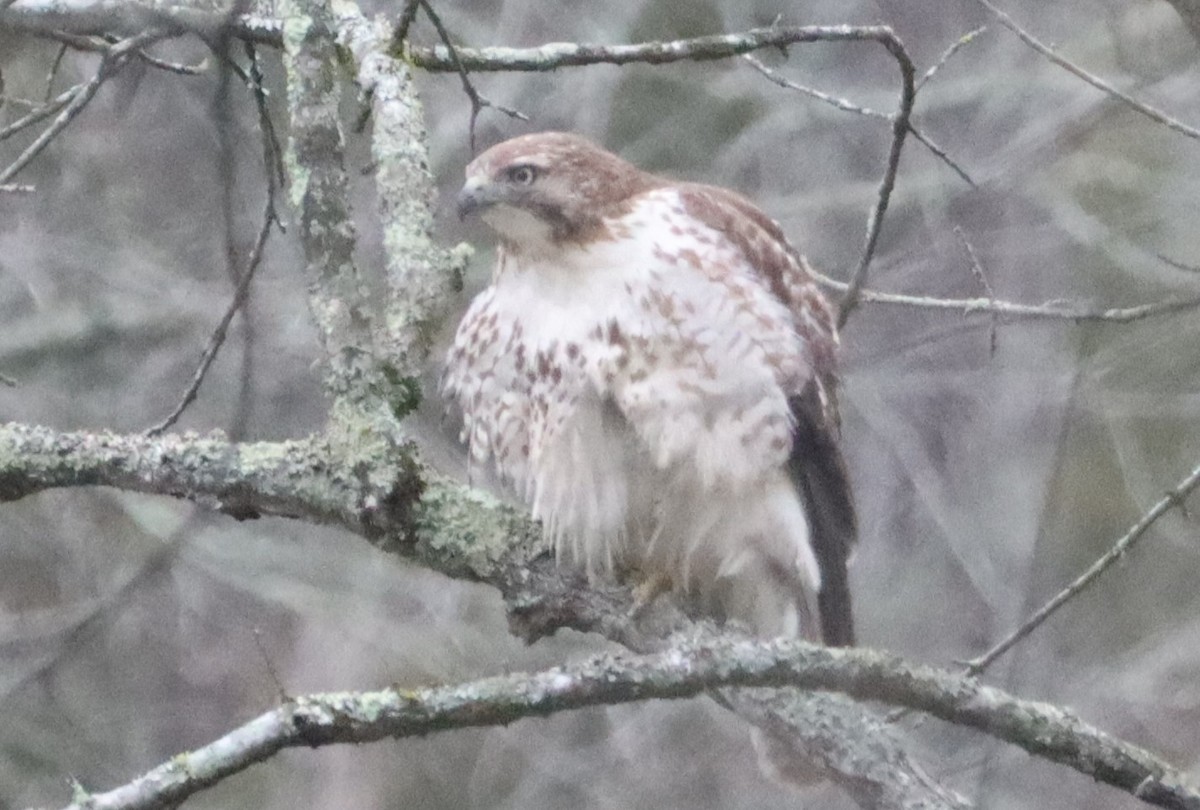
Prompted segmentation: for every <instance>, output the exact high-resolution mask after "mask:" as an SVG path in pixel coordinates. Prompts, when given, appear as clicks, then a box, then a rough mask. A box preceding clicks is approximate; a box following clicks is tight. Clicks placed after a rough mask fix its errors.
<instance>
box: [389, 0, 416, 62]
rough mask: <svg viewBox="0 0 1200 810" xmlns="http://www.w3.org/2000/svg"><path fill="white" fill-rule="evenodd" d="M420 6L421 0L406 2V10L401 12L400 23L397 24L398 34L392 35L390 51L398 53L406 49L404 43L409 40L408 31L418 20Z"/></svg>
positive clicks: (405, 0) (406, 0) (408, 0)
mask: <svg viewBox="0 0 1200 810" xmlns="http://www.w3.org/2000/svg"><path fill="white" fill-rule="evenodd" d="M420 4H421V0H404V8H403V9H402V10H401V12H400V21H399V22H398V23H396V32H395V33H394V34H393V35H392V42H391V46H390V50H393V51H396V50H401V49H403V48H404V42H405V40H407V39H408V29H409V28H410V27H411V26H412V24H413V20H415V19H416V18H417V8H418V7H419V6H420Z"/></svg>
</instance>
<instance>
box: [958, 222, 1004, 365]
mask: <svg viewBox="0 0 1200 810" xmlns="http://www.w3.org/2000/svg"><path fill="white" fill-rule="evenodd" d="M954 235H955V236H957V237H958V241H959V244H961V245H962V247H963V251H964V252H965V253H966V254H967V261H968V262H970V264H971V275H973V276H975V280H976V281H978V282H979V286H980V287H982V288H983V292H984V294H985V295H987V300H988V301H990V302H992V304H995V301H996V291H995V290H993V289H992V283H991V282H990V281H988V277H987V273H985V272H983V265H982V264H981V263H980V261H979V257H978V256H976V255H975V246H974V245H972V244H971V242H970V240H969V239H967V235H966V233H964V232H963V229H962V228H961V227H959V226H958V225H955V226H954ZM999 333H1000V313H999V312H995V311H993V312H992V324H991V327H990V328H989V330H988V354H989V355H990V356H992V357H995V355H996V345H997V343H998V342H999V339H1000V336H999Z"/></svg>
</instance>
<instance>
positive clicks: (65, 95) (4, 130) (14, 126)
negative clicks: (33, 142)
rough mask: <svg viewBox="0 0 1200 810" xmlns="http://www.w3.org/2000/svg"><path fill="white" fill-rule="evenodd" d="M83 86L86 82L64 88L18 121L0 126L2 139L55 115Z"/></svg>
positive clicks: (0, 138)
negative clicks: (67, 88)
mask: <svg viewBox="0 0 1200 810" xmlns="http://www.w3.org/2000/svg"><path fill="white" fill-rule="evenodd" d="M85 84H86V82H85ZM83 88H84V84H77V85H75V86H74V87H72V88H71V89H69V90H64V91H63V92H62V93H59V94H58V96H57V97H56V98H54V99H53V100H51V101H47V102H46V103H45V104H40V105H38V106H37V107H35V108H33V109H32V110H30V111H29V112H27V113H25V115H23V116H21V117H20V118H18V119H17V120H16V121H13V122H12V123H11V124H9V125H8V126H6V127H0V141H3V140H7V139H8V138H11V137H12V136H13V135H15V134H17V133H18V132H20V131H21V130H23V129H26V128H28V127H31V126H33V125H34V124H36V123H38V122H39V121H44V120H45V119H47V118H49V117H50V116H52V115H54V114H55V113H57V112H58V111H59V110H61V109H62V108H63V107H65V106H67V105H68V104H70V103H71V101H72V99H74V98H75V97H76V96H77V95H78V94H79V93H81V92H82V91H83Z"/></svg>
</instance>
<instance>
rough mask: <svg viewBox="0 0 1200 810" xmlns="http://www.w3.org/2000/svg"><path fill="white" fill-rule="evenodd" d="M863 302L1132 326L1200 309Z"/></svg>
mask: <svg viewBox="0 0 1200 810" xmlns="http://www.w3.org/2000/svg"><path fill="white" fill-rule="evenodd" d="M813 275H814V277H815V278H816V279H817V281H818V282H820V283H821V284H822V285H824V286H826V287H829V288H831V289H834V290H845V289H846V288H847V286H849V285H847V284H846V282H844V281H838V280H836V279H833V278H830V277H829V276H826V275H823V274H821V273H817V272H814V273H813ZM860 300H861V301H862V302H863V303H867V304H891V305H896V306H906V307H918V308H922V309H945V310H954V311H956V312H961V313H963V314H964V315H970V314H972V313H975V312H991V313H997V314H1000V315H1011V316H1013V317H1016V318H1032V319H1043V320H1061V321H1106V322H1108V323H1132V322H1133V321H1140V320H1143V319H1145V318H1154V317H1158V316H1162V315H1171V314H1174V313H1176V312H1184V311H1186V310H1189V309H1196V308H1198V307H1200V296H1193V297H1191V298H1179V299H1174V300H1167V301H1155V302H1153V303H1149V304H1138V305H1137V306H1132V307H1083V306H1075V305H1069V304H1065V303H1063V302H1061V301H1048V302H1046V303H1044V304H1021V303H1017V302H1015V301H1002V300H999V299H992V298H934V297H931V296H923V295H904V294H903V293H888V292H879V291H878V290H867V289H864V290H862V291H861V292H860Z"/></svg>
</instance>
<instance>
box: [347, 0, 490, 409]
mask: <svg viewBox="0 0 1200 810" xmlns="http://www.w3.org/2000/svg"><path fill="white" fill-rule="evenodd" d="M335 11H337V13H338V36H339V39H340V42H341V44H342V45H344V46H345V47H346V48H348V49H349V51H350V53H351V54H352V55H353V57H354V64H355V65H357V68H358V73H357V81H358V86H359V88H360V91H361V93H362V95H363V99H364V101H366V102H367V103H369V105H370V111H371V121H372V131H371V157H372V159H373V165H374V172H373V175H374V177H375V187H376V191H377V194H378V200H379V216H380V219H381V221H382V223H383V247H384V251H385V253H386V254H387V282H388V287H389V291H390V293H391V294H390V296H389V299H388V306H387V311H386V315H385V320H384V328H383V330H382V331H381V333H380V335H379V336H378V341H377V345H378V346H379V349H380V350H381V351H382V353H383V356H384V357H387V358H388V362H389V363H391V365H392V367H393V368H394V369H395V372H394V376H395V377H396V378H397V379H400V380H403V381H404V383H403V387H404V389H405V390H406V391H407V392H410V393H411V394H412V396H411V398H410V400H409V401H407V402H404V403H394V407H395V408H396V409H398V410H399V411H400V412H402V413H407V412H408V411H409V410H410V409H411V408H413V407H415V406H416V395H417V393H418V392H419V390H420V388H419V384H418V377H419V375H420V373H421V371H422V369H423V367H424V364H425V361H426V358H427V357H428V355H429V350H430V347H431V345H432V343H433V335H434V331H435V329H436V328H437V325H438V324H439V323H440V321H441V320H442V318H443V317H444V316H445V312H446V309H447V306H446V305H447V302H448V301H449V300H450V297H451V294H452V293H454V292H456V291H459V290H461V289H462V273H463V270H464V269H465V265H466V261H467V259H468V258H469V257H470V249H469V248H468V247H467V246H465V245H464V246H460V247H459V248H456V249H454V250H452V251H447V250H445V249H444V248H442V247H441V246H439V245H437V244H435V243H434V241H433V235H432V234H433V195H434V188H433V177H432V175H431V174H430V173H429V152H428V149H427V146H426V136H425V123H424V114H423V112H422V109H421V102H420V99H419V97H418V96H417V93H416V91H415V89H414V88H413V83H412V71H411V70H410V68H409V67H408V65H406V64H405V63H404V62H402V61H401V60H399V59H395V58H393V57H391V56H390V55H389V54H388V52H387V51H388V45H389V42H390V40H391V37H392V27H391V24H390V23H389V22H387V21H384V20H376V21H374V22H371V21H368V20H367V19H366V18H365V17H363V16H362V14H361V12H359V11H358V8H357V7H356V6H355V5H354V4H352V3H338V4H336V5H335Z"/></svg>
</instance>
